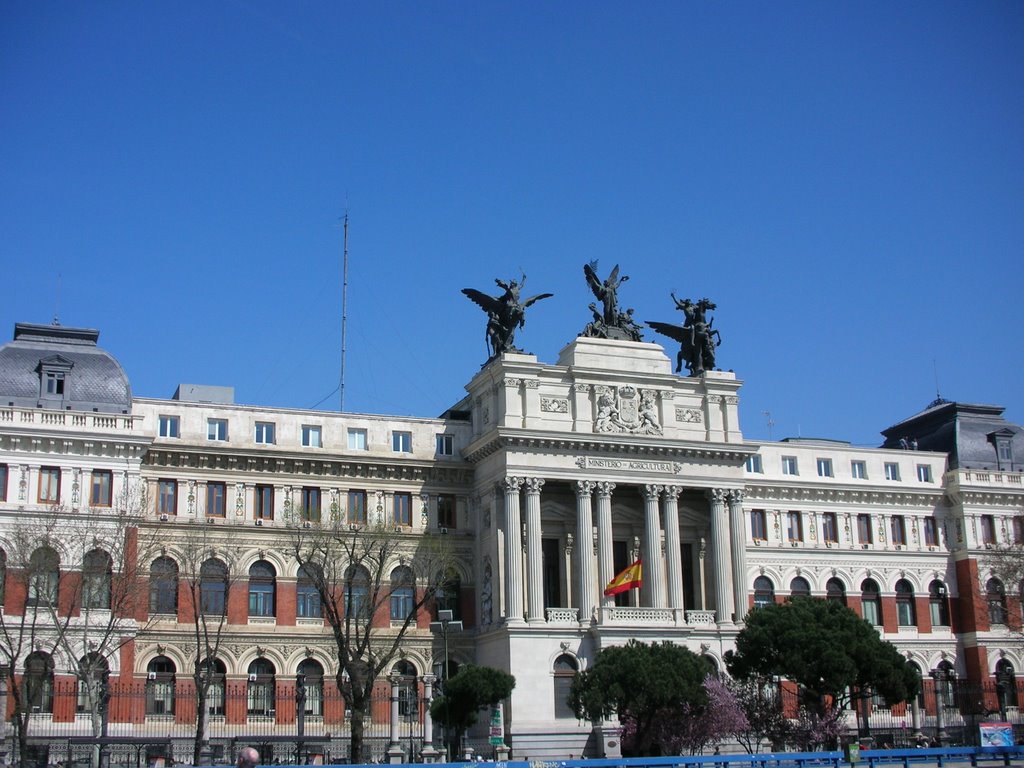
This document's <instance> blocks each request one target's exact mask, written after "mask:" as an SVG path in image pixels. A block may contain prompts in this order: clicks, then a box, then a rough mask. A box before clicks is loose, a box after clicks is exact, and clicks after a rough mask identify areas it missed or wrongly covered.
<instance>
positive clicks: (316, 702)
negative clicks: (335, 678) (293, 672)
mask: <svg viewBox="0 0 1024 768" xmlns="http://www.w3.org/2000/svg"><path fill="white" fill-rule="evenodd" d="M298 671H299V674H300V675H302V676H303V677H302V688H303V690H304V692H305V708H306V714H307V715H308V716H310V717H323V714H324V668H323V666H321V664H320V662H318V661H314V660H313V659H303V660H302V661H300V662H299V670H298Z"/></svg>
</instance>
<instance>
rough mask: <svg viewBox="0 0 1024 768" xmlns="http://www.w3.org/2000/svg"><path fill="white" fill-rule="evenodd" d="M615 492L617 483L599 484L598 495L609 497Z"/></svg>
mask: <svg viewBox="0 0 1024 768" xmlns="http://www.w3.org/2000/svg"><path fill="white" fill-rule="evenodd" d="M614 490H615V483H609V482H600V483H598V484H597V495H598V496H604V497H606V498H607V497H608V496H611V495H612V491H614Z"/></svg>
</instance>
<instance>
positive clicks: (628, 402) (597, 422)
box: [594, 384, 662, 435]
mask: <svg viewBox="0 0 1024 768" xmlns="http://www.w3.org/2000/svg"><path fill="white" fill-rule="evenodd" d="M594 394H595V395H596V396H597V402H596V403H595V404H594V407H595V409H596V413H595V415H594V431H595V432H620V433H628V434H634V435H637V434H639V435H660V434H662V429H661V422H660V420H659V419H658V407H657V398H656V395H655V393H654V392H653V391H652V390H649V389H646V390H638V389H637V388H636V387H632V386H630V385H628V384H627V385H626V386H623V387H594Z"/></svg>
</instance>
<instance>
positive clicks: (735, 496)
mask: <svg viewBox="0 0 1024 768" xmlns="http://www.w3.org/2000/svg"><path fill="white" fill-rule="evenodd" d="M729 503H730V504H742V503H743V489H742V488H733V489H732V490H731V491H729Z"/></svg>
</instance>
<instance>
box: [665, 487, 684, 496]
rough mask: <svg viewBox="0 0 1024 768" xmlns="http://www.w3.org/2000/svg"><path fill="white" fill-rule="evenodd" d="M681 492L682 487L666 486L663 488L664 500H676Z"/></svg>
mask: <svg viewBox="0 0 1024 768" xmlns="http://www.w3.org/2000/svg"><path fill="white" fill-rule="evenodd" d="M682 492H683V486H681V485H666V486H665V498H666V499H678V498H679V494H681V493H682Z"/></svg>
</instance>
